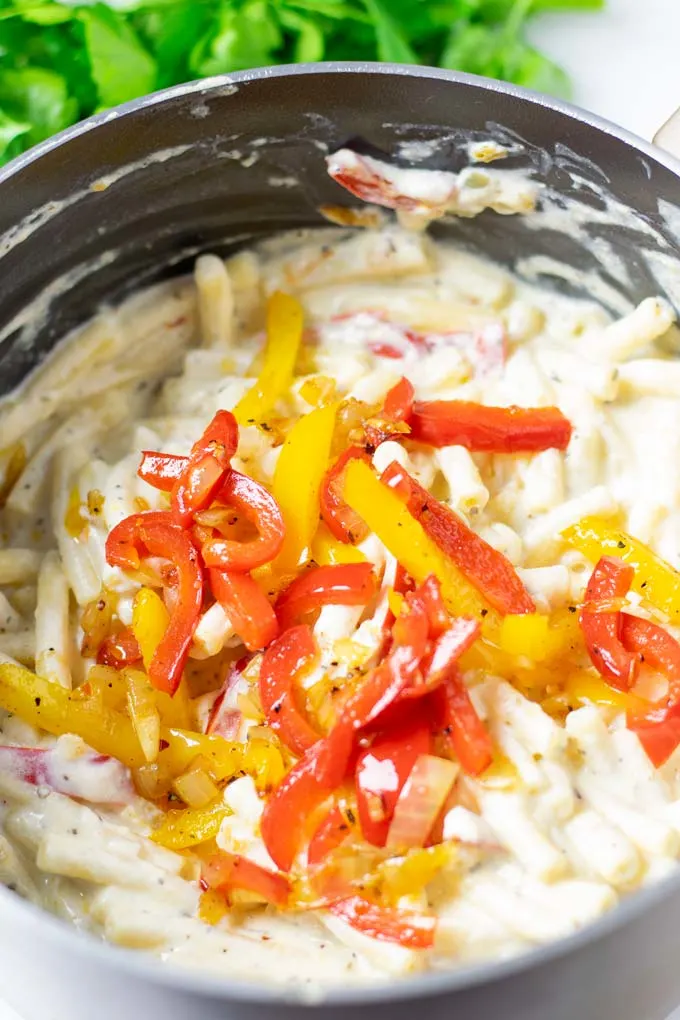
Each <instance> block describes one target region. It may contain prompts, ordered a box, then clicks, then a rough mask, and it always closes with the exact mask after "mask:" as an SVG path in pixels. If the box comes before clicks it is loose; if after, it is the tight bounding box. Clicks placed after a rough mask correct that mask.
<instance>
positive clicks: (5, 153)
mask: <svg viewBox="0 0 680 1020" xmlns="http://www.w3.org/2000/svg"><path fill="white" fill-rule="evenodd" d="M30 130H31V125H30V124H29V122H28V121H27V120H17V119H16V118H15V117H12V116H11V115H10V114H9V113H6V112H5V111H4V110H3V109H2V107H0V164H2V163H3V162H4V161H5V160H8V159H12V157H13V156H18V155H19V153H20V152H21V151H22V149H23V148H24V146H23V144H22V142H21V139H22V136H24V135H27V134H28V133H29V131H30Z"/></svg>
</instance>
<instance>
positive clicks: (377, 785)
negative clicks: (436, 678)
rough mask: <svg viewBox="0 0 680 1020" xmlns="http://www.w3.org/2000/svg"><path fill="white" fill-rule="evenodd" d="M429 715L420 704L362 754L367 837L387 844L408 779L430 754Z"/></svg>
mask: <svg viewBox="0 0 680 1020" xmlns="http://www.w3.org/2000/svg"><path fill="white" fill-rule="evenodd" d="M430 730H431V724H430V720H429V719H428V717H427V715H426V714H425V713H424V712H422V711H421V710H420V707H417V708H416V709H415V710H414V712H412V713H411V716H410V717H409V718H408V719H407V720H405V721H402V722H400V723H399V724H397V725H395V726H392V727H390V729H389V730H387V731H386V732H384V733H380V734H378V736H376V738H375V740H374V741H373V743H372V744H371V746H370V747H369V748H368V749H367V750H365V751H362V752H361V753H360V755H359V758H358V761H357V767H356V779H355V783H356V792H357V806H358V808H359V821H360V823H361V831H362V833H363V835H364V839H366V840H367V842H369V843H372V844H373V845H374V846H385V843H386V841H387V833H388V831H389V827H390V822H391V820H392V815H393V814H394V808H395V806H396V803H397V800H398V799H399V794H400V793H401V791H402V788H403V786H404V783H405V782H406V780H407V779H408V777H409V775H410V774H411V770H412V769H413V766H414V765H415V763H416V761H417V759H418V758H419V757H420V755H421V754H429V753H430V749H431V745H432V737H431V733H430Z"/></svg>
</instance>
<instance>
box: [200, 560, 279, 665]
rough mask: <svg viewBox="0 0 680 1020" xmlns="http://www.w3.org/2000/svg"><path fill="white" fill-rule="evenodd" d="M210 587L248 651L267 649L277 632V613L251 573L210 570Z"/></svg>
mask: <svg viewBox="0 0 680 1020" xmlns="http://www.w3.org/2000/svg"><path fill="white" fill-rule="evenodd" d="M208 576H209V580H210V587H211V588H212V592H213V595H214V596H215V598H216V599H217V601H218V602H219V603H220V605H221V606H222V608H223V609H224V611H225V613H226V614H227V616H228V617H229V621H230V623H231V625H232V627H233V628H234V630H235V631H236V633H237V634H238V636H239V637H240V638H241V640H242V641H243V644H244V645H245V646H246V648H247V649H248V651H250V652H255V651H258V650H259V649H260V648H266V647H267V645H268V644H269V643H270V642H271V641H273V640H274V638H275V637H276V636H277V634H278V633H279V624H278V621H277V619H276V614H275V612H274V610H273V609H272V607H271V605H270V603H269V600H268V599H267V597H266V595H265V594H264V592H263V591H262V589H261V588H260V586H259V585H258V583H257V581H255V580H253V578H252V577H251V576H250V574H239V573H236V572H234V571H231V570H218V569H217V568H216V567H212V568H211V569H210V571H209V574H208Z"/></svg>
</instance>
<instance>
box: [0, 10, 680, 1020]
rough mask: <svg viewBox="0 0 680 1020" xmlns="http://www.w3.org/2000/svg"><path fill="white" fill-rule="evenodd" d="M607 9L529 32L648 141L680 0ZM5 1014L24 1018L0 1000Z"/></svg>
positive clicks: (581, 101)
mask: <svg viewBox="0 0 680 1020" xmlns="http://www.w3.org/2000/svg"><path fill="white" fill-rule="evenodd" d="M607 8H608V9H607V11H606V12H604V13H601V14H568V15H566V14H565V15H562V14H550V15H544V16H543V17H542V18H541V19H540V20H539V21H538V22H537V23H535V25H534V26H533V27H532V30H531V35H532V38H533V40H534V42H536V43H537V44H538V45H539V46H541V47H542V48H543V49H544V50H545V51H546V52H548V53H549V54H550V55H551V56H552V57H553V58H554V59H555V60H558V61H559V62H560V63H561V64H562V66H563V67H564V68H565V69H566V70H567V71H568V72H569V74H570V75H571V77H572V80H573V82H574V102H576V103H578V105H579V106H583V107H585V108H587V109H589V110H592V111H594V112H595V113H599V114H601V115H602V116H603V117H607V118H609V120H613V121H616V122H617V123H619V124H622V125H623V126H624V127H627V128H629V129H630V130H631V131H634V132H636V133H637V134H639V135H641V136H642V137H643V138H646V139H648V140H650V139H651V138H652V136H653V134H654V132H655V131H656V130H657V129H658V128H659V127H660V126H661V124H662V123H663V122H664V121H665V120H667V119H668V117H670V115H671V113H673V111H674V110H675V109H676V108H677V107H679V106H680V63H679V62H678V40H680V0H608V3H607ZM27 980H28V975H27ZM2 984H3V981H2V961H1V960H0V989H2ZM93 1016H96V1004H94V1003H93ZM0 1020H21V1017H19V1016H18V1015H17V1013H15V1012H14V1010H13V1009H11V1008H10V1007H9V1006H7V1005H5V1004H3V1003H2V1001H0ZM59 1020H62V1018H59ZM63 1020H69V1018H68V1017H64V1018H63ZM546 1020H550V1018H549V1017H546ZM574 1020H576V1018H574ZM668 1020H680V1010H678V1012H677V1013H675V1014H674V1015H673V1017H672V1018H671V1017H669V1018H668Z"/></svg>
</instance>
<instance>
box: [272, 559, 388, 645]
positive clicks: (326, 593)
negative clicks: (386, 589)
mask: <svg viewBox="0 0 680 1020" xmlns="http://www.w3.org/2000/svg"><path fill="white" fill-rule="evenodd" d="M376 591H377V581H376V577H375V574H374V573H373V569H372V565H371V564H370V563H340V564H337V565H336V566H332V567H313V568H312V569H311V570H308V571H307V572H306V573H304V574H300V576H299V577H296V578H295V580H294V581H293V582H292V583H291V584H289V586H288V587H287V588H286V589H285V591H283V592H282V593H281V594H280V595H279V597H278V599H277V600H276V605H275V607H274V608H275V609H276V615H277V616H278V618H279V623H280V624H281V627H282V629H284V630H285V629H286V628H288V627H292V626H293V625H294V624H295V623H299V622H300V620H302V619H303V618H304V617H305V616H307V615H308V614H309V613H312V612H314V610H317V609H320V608H321V606H328V605H334V606H367V605H368V603H369V602H370V601H371V599H372V598H373V596H374V595H375V593H376Z"/></svg>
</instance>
